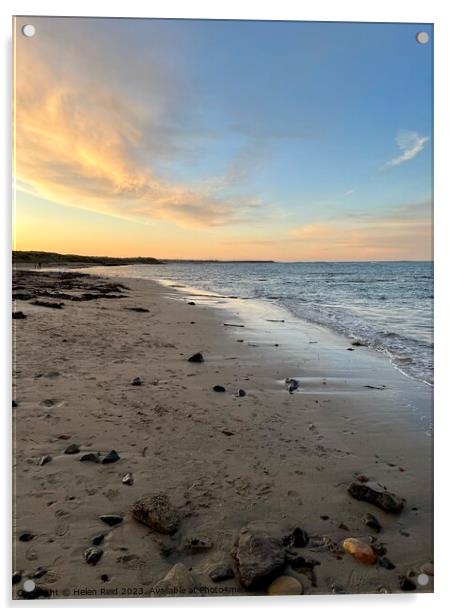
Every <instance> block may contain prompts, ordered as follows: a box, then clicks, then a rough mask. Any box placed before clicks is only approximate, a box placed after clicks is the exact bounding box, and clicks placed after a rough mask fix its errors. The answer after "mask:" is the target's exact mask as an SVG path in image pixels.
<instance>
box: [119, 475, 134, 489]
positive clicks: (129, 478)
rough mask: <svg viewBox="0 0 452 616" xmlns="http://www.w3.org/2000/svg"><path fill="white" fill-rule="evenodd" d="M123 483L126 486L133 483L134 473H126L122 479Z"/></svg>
mask: <svg viewBox="0 0 452 616" xmlns="http://www.w3.org/2000/svg"><path fill="white" fill-rule="evenodd" d="M121 481H122V483H123V484H124V485H126V486H131V485H133V475H132V473H126V474H125V475H124V477H123V478H122V479H121Z"/></svg>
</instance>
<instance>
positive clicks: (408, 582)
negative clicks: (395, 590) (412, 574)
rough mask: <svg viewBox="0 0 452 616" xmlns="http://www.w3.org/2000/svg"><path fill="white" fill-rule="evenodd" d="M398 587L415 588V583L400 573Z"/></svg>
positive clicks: (403, 588) (402, 588)
mask: <svg viewBox="0 0 452 616" xmlns="http://www.w3.org/2000/svg"><path fill="white" fill-rule="evenodd" d="M399 582H400V588H401V590H406V591H409V590H416V584H415V583H414V582H412V581H411V580H410V579H408V578H407V577H406V576H405V575H401V576H400V577H399Z"/></svg>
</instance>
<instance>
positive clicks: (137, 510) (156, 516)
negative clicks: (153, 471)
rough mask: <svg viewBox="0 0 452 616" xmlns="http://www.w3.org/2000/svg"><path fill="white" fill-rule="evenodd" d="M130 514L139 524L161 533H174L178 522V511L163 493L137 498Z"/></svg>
mask: <svg viewBox="0 0 452 616" xmlns="http://www.w3.org/2000/svg"><path fill="white" fill-rule="evenodd" d="M132 515H133V517H134V518H135V520H137V521H138V522H141V524H145V525H146V526H149V528H151V529H152V530H155V531H157V532H158V533H162V534H163V535H172V534H174V533H175V532H176V530H177V529H178V526H179V522H180V515H179V512H178V511H177V509H176V508H175V507H173V506H172V505H171V503H170V501H169V498H168V497H167V495H166V494H163V493H160V494H155V495H154V496H145V497H143V498H140V499H139V500H137V501H136V503H135V504H134V505H133V508H132Z"/></svg>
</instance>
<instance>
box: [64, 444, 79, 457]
mask: <svg viewBox="0 0 452 616" xmlns="http://www.w3.org/2000/svg"><path fill="white" fill-rule="evenodd" d="M64 453H66V454H69V455H72V454H75V453H80V447H79V446H78V445H75V444H72V445H69V446H68V447H66V449H65V450H64Z"/></svg>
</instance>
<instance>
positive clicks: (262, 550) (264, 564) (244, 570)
mask: <svg viewBox="0 0 452 616" xmlns="http://www.w3.org/2000/svg"><path fill="white" fill-rule="evenodd" d="M234 556H235V560H236V561H237V567H238V572H239V578H240V582H241V583H242V584H243V586H245V588H256V587H259V586H263V585H267V584H268V583H270V582H271V581H272V580H273V579H274V578H275V577H276V576H277V575H278V573H279V572H280V571H281V569H282V568H283V567H284V565H285V563H286V551H285V549H284V545H283V542H282V540H281V539H280V538H277V537H274V536H271V535H270V534H268V533H267V532H266V531H265V530H260V529H257V528H256V529H254V528H252V527H251V528H250V527H245V528H242V530H241V531H240V535H239V541H238V546H237V550H236V552H235V555H234Z"/></svg>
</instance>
